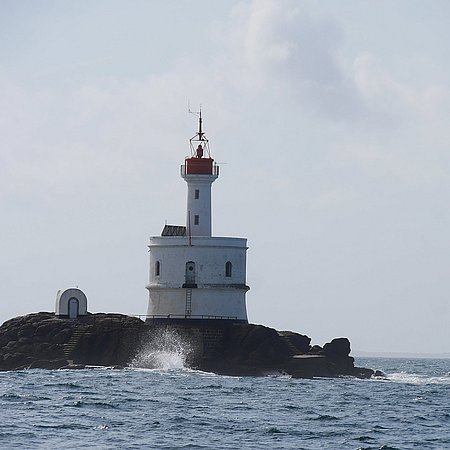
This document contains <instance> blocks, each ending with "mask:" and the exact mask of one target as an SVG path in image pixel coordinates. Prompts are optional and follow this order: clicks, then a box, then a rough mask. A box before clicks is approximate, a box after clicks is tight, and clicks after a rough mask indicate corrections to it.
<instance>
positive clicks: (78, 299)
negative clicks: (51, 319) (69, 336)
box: [55, 288, 87, 319]
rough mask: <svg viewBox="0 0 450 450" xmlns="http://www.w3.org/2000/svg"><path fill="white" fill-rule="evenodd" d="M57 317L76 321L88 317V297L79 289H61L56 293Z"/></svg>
mask: <svg viewBox="0 0 450 450" xmlns="http://www.w3.org/2000/svg"><path fill="white" fill-rule="evenodd" d="M55 315H57V316H59V317H68V318H69V319H76V318H77V317H78V316H85V315H87V297H86V295H85V293H84V292H83V291H82V290H81V289H78V288H68V289H59V291H58V292H57V293H56V305H55Z"/></svg>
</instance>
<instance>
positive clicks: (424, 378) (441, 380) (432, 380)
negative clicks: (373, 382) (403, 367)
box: [387, 372, 450, 384]
mask: <svg viewBox="0 0 450 450" xmlns="http://www.w3.org/2000/svg"><path fill="white" fill-rule="evenodd" d="M387 379H388V380H389V381H394V382H397V383H407V384H450V376H448V375H444V376H439V377H437V376H434V377H430V376H429V375H422V374H417V373H407V372H394V373H391V374H388V376H387Z"/></svg>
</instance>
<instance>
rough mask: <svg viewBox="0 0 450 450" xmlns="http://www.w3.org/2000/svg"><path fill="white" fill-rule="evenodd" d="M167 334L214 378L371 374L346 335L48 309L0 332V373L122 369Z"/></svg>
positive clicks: (15, 321) (17, 320)
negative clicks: (315, 339)
mask: <svg viewBox="0 0 450 450" xmlns="http://www.w3.org/2000/svg"><path fill="white" fill-rule="evenodd" d="M168 330H169V331H170V333H169V334H168ZM161 336H165V340H164V339H163V340H162V339H161V338H160V337H161ZM167 336H169V341H170V339H171V336H172V337H174V339H175V340H176V341H177V343H178V344H177V345H179V346H181V347H183V348H185V349H186V350H185V351H186V359H187V362H188V364H189V365H190V366H191V367H194V368H197V369H200V370H204V371H210V372H215V373H219V374H228V375H255V376H259V375H266V374H270V373H287V374H290V375H292V376H293V377H336V376H343V375H350V376H356V377H361V378H369V377H370V376H372V375H373V373H374V372H373V371H372V370H371V369H363V368H357V367H355V366H354V360H353V358H352V357H351V356H349V354H350V342H349V341H348V339H346V338H338V339H334V340H332V341H331V342H329V343H327V344H325V345H324V346H323V348H322V347H319V346H313V347H311V345H310V343H311V339H310V338H309V337H308V336H304V335H301V334H298V333H294V332H291V331H277V330H275V329H273V328H269V327H265V326H262V325H253V324H244V323H227V322H225V321H219V323H213V324H211V323H199V322H195V321H192V322H190V323H189V322H184V323H183V322H181V323H178V324H167V323H166V324H153V325H148V324H145V323H144V322H143V321H142V320H140V319H138V318H136V317H129V316H126V315H122V314H88V315H87V316H83V317H80V318H78V319H77V320H69V319H61V318H58V317H56V316H55V315H54V314H53V313H47V312H41V313H36V314H29V315H26V316H22V317H16V318H14V319H11V320H8V321H7V322H5V323H4V324H3V325H2V326H1V327H0V370H20V369H26V368H30V369H32V368H44V369H59V368H78V367H85V366H88V365H89V366H116V367H117V366H119V367H123V366H127V365H129V364H131V363H132V361H139V358H137V356H138V355H139V353H140V352H142V351H144V350H143V349H146V350H145V351H147V352H148V351H149V349H150V351H152V349H153V350H155V351H156V350H157V349H158V348H159V349H160V350H161V348H160V347H158V346H161V345H163V346H164V345H167V344H168V340H167ZM161 343H162V344H161ZM169 344H170V342H169ZM170 345H172V344H170ZM141 360H142V359H141Z"/></svg>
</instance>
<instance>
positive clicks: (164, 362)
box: [131, 329, 192, 370]
mask: <svg viewBox="0 0 450 450" xmlns="http://www.w3.org/2000/svg"><path fill="white" fill-rule="evenodd" d="M191 351H192V348H191V345H190V344H189V343H188V342H186V341H185V340H184V339H182V337H181V336H180V335H179V334H177V333H176V332H175V331H173V330H169V329H166V330H161V331H160V332H158V333H157V334H156V335H154V336H153V337H152V339H151V340H150V341H149V342H147V343H146V344H145V345H144V346H143V347H142V349H141V350H140V352H139V353H138V355H137V356H136V357H135V358H134V360H133V362H132V364H131V366H132V367H134V368H142V369H156V370H171V369H185V368H186V360H187V358H188V356H189V354H190V353H191Z"/></svg>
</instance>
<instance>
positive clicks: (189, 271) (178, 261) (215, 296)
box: [147, 111, 249, 323]
mask: <svg viewBox="0 0 450 450" xmlns="http://www.w3.org/2000/svg"><path fill="white" fill-rule="evenodd" d="M198 116H199V119H198V131H197V133H196V134H195V135H194V137H192V138H191V139H190V140H189V144H190V155H189V156H187V157H185V160H184V163H183V164H182V165H181V170H180V174H181V178H183V180H184V181H185V182H186V184H187V202H186V224H185V225H165V226H164V228H163V230H162V233H161V236H152V237H151V238H150V243H149V245H148V247H149V252H150V276H149V284H148V286H147V289H148V291H149V303H148V311H147V321H149V322H158V323H159V322H168V323H177V322H182V323H188V322H192V321H195V322H196V323H199V321H202V322H204V321H208V322H210V321H221V322H222V323H223V321H228V322H229V321H235V322H247V308H246V302H245V294H246V292H247V291H248V289H249V287H248V286H247V284H246V254H247V239H244V238H233V237H217V236H213V233H212V208H211V200H212V192H211V190H212V184H213V183H214V181H215V180H217V178H218V177H219V166H218V164H217V163H216V162H215V161H214V159H213V158H211V153H210V147H209V141H208V139H207V138H206V135H205V133H204V132H203V122H202V114H201V111H200V112H199V113H198Z"/></svg>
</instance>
